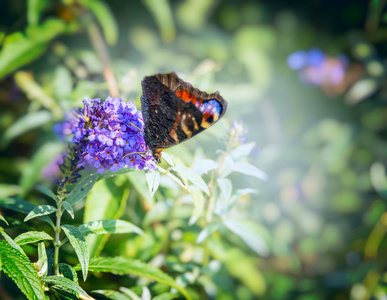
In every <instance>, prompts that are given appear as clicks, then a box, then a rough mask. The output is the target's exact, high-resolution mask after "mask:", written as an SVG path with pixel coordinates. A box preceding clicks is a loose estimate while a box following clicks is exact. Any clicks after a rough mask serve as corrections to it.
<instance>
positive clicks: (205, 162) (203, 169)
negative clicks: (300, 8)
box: [194, 159, 219, 175]
mask: <svg viewBox="0 0 387 300" xmlns="http://www.w3.org/2000/svg"><path fill="white" fill-rule="evenodd" d="M217 168H219V164H218V163H217V162H216V161H213V160H212V159H200V160H198V161H197V162H195V164H194V171H195V172H196V173H197V174H198V175H203V174H207V173H208V172H209V171H212V170H215V169H217Z"/></svg>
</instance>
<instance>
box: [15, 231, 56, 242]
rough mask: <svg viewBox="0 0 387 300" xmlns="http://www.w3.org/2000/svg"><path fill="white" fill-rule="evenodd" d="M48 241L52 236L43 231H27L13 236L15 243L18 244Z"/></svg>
mask: <svg viewBox="0 0 387 300" xmlns="http://www.w3.org/2000/svg"><path fill="white" fill-rule="evenodd" d="M44 240H46V241H50V240H52V237H51V236H50V235H48V234H47V233H45V232H44V231H27V232H24V233H22V234H20V235H18V236H17V237H16V238H15V243H16V244H18V245H25V244H32V243H37V242H40V241H44Z"/></svg>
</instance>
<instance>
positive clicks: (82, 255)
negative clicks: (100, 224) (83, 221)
mask: <svg viewBox="0 0 387 300" xmlns="http://www.w3.org/2000/svg"><path fill="white" fill-rule="evenodd" d="M61 228H62V230H63V231H64V233H65V234H66V236H67V237H68V239H69V241H70V244H71V245H72V246H73V248H74V251H75V253H76V254H77V256H78V260H79V263H80V264H81V266H82V275H83V281H86V277H87V270H88V264H89V250H88V249H87V244H86V239H85V237H84V236H83V235H82V233H81V232H80V231H79V230H78V228H76V227H74V226H71V225H62V226H61Z"/></svg>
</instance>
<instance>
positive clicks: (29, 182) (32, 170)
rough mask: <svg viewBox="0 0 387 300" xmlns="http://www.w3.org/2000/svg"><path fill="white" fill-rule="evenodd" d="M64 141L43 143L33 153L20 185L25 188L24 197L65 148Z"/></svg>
mask: <svg viewBox="0 0 387 300" xmlns="http://www.w3.org/2000/svg"><path fill="white" fill-rule="evenodd" d="M64 146H65V145H64V143H61V142H48V143H45V144H43V145H42V146H41V147H40V148H39V149H38V150H37V151H36V152H35V153H34V155H33V157H32V159H31V161H30V162H29V164H28V165H27V167H26V168H25V169H24V170H23V173H22V175H21V177H20V186H21V187H22V188H23V193H22V194H21V197H24V195H26V194H27V193H28V191H29V190H30V189H31V188H32V187H33V186H34V185H35V184H36V183H37V182H38V181H40V179H41V178H42V170H43V168H44V167H45V166H47V165H48V164H49V163H50V162H52V161H53V160H54V159H55V158H57V157H58V155H60V154H61V152H63V150H64Z"/></svg>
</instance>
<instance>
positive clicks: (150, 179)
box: [145, 170, 160, 197]
mask: <svg viewBox="0 0 387 300" xmlns="http://www.w3.org/2000/svg"><path fill="white" fill-rule="evenodd" d="M145 178H146V182H147V183H148V187H149V193H150V195H151V197H153V195H154V194H155V193H156V191H157V189H158V187H159V184H160V172H158V171H155V170H152V171H149V172H148V173H146V174H145Z"/></svg>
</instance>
